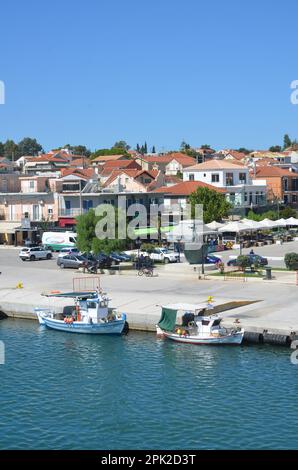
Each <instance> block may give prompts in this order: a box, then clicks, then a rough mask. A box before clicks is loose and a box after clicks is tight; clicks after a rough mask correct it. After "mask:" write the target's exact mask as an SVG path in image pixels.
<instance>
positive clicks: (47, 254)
mask: <svg viewBox="0 0 298 470" xmlns="http://www.w3.org/2000/svg"><path fill="white" fill-rule="evenodd" d="M19 257H20V258H21V260H22V261H26V260H28V261H35V260H37V259H51V258H52V252H51V250H47V249H46V248H44V247H43V246H34V247H24V248H22V249H21V251H20V253H19Z"/></svg>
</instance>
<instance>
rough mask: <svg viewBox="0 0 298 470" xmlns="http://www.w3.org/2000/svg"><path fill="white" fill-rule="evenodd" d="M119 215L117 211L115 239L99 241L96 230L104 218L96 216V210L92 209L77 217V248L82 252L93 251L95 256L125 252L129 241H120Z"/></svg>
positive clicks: (103, 216)
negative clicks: (100, 253) (101, 253)
mask: <svg viewBox="0 0 298 470" xmlns="http://www.w3.org/2000/svg"><path fill="white" fill-rule="evenodd" d="M118 213H119V210H117V209H115V239H110V238H106V239H103V240H101V239H99V238H97V237H96V233H95V228H96V224H97V223H98V222H99V221H100V220H101V219H103V218H105V214H104V215H102V216H96V214H95V211H94V209H90V210H89V211H88V212H86V213H85V214H82V215H80V216H78V217H77V226H76V230H77V246H78V248H79V250H80V251H82V252H85V251H87V252H90V251H93V252H94V253H95V254H97V253H99V252H104V253H106V254H109V253H111V252H112V251H121V250H124V249H125V248H126V247H127V245H128V240H127V239H124V240H123V239H118Z"/></svg>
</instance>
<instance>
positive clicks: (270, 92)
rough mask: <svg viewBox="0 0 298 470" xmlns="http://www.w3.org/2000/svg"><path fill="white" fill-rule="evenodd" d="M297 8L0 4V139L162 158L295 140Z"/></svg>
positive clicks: (287, 4)
mask: <svg viewBox="0 0 298 470" xmlns="http://www.w3.org/2000/svg"><path fill="white" fill-rule="evenodd" d="M297 15H298V2H297V0H284V1H283V2H281V1H278V0H261V1H260V0H258V1H256V0H250V1H247V2H246V4H244V2H239V1H238V0H237V1H236V0H225V1H222V0H213V1H208V2H206V1H201V0H84V1H78V0H60V1H58V0H51V1H50V2H41V1H40V0H28V1H26V2H24V1H23V0H15V1H14V2H8V1H6V2H1V29H0V41H1V42H0V44H1V47H0V80H2V81H4V83H5V86H6V103H5V105H1V106H0V141H5V140H6V139H7V138H12V139H14V140H16V141H18V140H20V139H22V138H23V137H25V136H30V137H36V138H37V139H38V141H40V143H41V144H43V146H44V147H45V149H46V150H49V149H50V148H53V147H56V146H60V145H63V144H66V143H70V144H73V145H78V144H83V145H86V146H87V147H89V148H91V149H92V150H93V149H95V148H101V147H109V146H111V145H112V144H113V143H114V142H115V141H116V140H119V139H124V140H126V141H127V142H128V143H130V145H132V146H135V145H136V143H137V142H140V143H142V142H144V141H145V140H147V142H148V144H149V145H150V146H151V145H153V144H155V146H156V147H157V149H158V150H163V149H164V150H170V149H175V148H178V147H179V146H180V143H181V141H182V140H186V141H187V142H189V143H190V144H192V145H194V146H199V145H201V144H210V145H212V146H213V147H215V148H223V147H232V148H233V147H234V148H236V147H239V146H246V147H248V148H258V149H262V148H267V147H268V146H270V145H273V144H280V143H281V142H282V139H283V135H284V134H285V133H288V134H289V135H290V137H292V138H298V106H294V105H292V104H291V102H290V94H291V90H290V83H291V82H292V81H293V80H295V79H296V80H297V79H298V66H297V52H298V50H297V44H298V42H297V33H296V31H297Z"/></svg>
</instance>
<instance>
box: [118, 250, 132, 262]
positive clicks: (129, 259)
mask: <svg viewBox="0 0 298 470" xmlns="http://www.w3.org/2000/svg"><path fill="white" fill-rule="evenodd" d="M119 256H121V257H122V258H123V261H131V256H130V255H128V254H127V253H124V251H121V253H119Z"/></svg>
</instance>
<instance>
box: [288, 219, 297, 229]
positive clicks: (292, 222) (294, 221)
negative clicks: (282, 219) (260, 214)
mask: <svg viewBox="0 0 298 470" xmlns="http://www.w3.org/2000/svg"><path fill="white" fill-rule="evenodd" d="M286 222H287V225H292V226H293V227H297V226H298V219H295V217H290V218H289V219H286Z"/></svg>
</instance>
